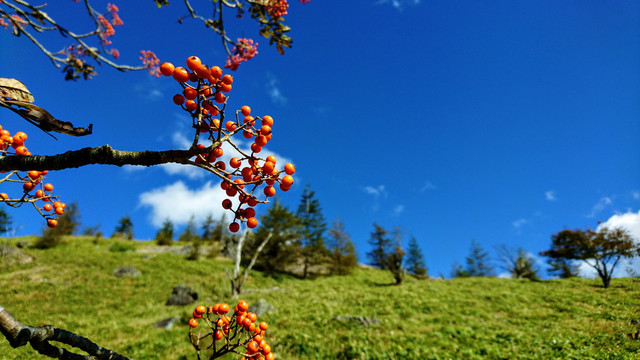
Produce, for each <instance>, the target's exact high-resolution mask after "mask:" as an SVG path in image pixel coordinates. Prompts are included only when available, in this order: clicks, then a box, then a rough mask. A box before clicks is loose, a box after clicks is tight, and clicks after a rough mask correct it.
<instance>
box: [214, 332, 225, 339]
mask: <svg viewBox="0 0 640 360" xmlns="http://www.w3.org/2000/svg"><path fill="white" fill-rule="evenodd" d="M215 337H216V340H220V339H222V338H223V337H224V333H223V332H222V331H220V330H216V333H215Z"/></svg>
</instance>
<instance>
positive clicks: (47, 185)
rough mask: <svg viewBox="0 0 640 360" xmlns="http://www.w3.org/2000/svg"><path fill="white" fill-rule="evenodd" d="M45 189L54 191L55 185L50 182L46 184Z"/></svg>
mask: <svg viewBox="0 0 640 360" xmlns="http://www.w3.org/2000/svg"><path fill="white" fill-rule="evenodd" d="M44 190H45V191H53V185H52V184H50V183H46V184H44Z"/></svg>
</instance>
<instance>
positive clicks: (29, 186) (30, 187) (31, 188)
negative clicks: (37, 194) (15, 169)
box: [22, 182, 35, 192]
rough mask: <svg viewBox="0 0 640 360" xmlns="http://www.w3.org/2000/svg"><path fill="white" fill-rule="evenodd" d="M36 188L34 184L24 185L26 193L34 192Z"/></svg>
mask: <svg viewBox="0 0 640 360" xmlns="http://www.w3.org/2000/svg"><path fill="white" fill-rule="evenodd" d="M34 187H35V185H33V183H30V182H27V183H24V184H23V185H22V189H23V190H24V191H26V192H29V191H31V190H33V188H34Z"/></svg>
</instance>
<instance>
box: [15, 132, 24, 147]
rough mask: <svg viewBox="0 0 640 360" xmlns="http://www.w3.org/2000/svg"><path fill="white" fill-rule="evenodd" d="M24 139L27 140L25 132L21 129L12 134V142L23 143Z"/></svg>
mask: <svg viewBox="0 0 640 360" xmlns="http://www.w3.org/2000/svg"><path fill="white" fill-rule="evenodd" d="M25 140H27V134H25V133H23V132H22V131H19V132H17V133H16V134H15V135H13V142H14V143H18V144H23V143H24V142H25Z"/></svg>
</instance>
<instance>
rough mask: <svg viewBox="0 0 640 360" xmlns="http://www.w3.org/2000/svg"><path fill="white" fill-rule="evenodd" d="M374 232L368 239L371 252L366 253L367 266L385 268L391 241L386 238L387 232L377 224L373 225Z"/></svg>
mask: <svg viewBox="0 0 640 360" xmlns="http://www.w3.org/2000/svg"><path fill="white" fill-rule="evenodd" d="M373 227H374V231H373V232H372V233H371V237H370V238H369V241H368V242H369V245H371V246H372V247H373V250H371V251H370V252H368V253H367V258H369V264H371V265H372V266H376V267H378V268H380V269H386V268H387V256H388V255H389V253H390V250H389V247H390V246H391V239H389V238H388V237H387V231H386V230H385V229H384V228H383V227H382V226H380V225H378V224H377V223H374V224H373Z"/></svg>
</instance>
